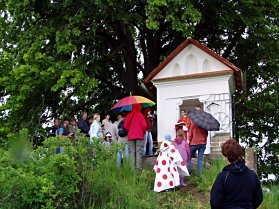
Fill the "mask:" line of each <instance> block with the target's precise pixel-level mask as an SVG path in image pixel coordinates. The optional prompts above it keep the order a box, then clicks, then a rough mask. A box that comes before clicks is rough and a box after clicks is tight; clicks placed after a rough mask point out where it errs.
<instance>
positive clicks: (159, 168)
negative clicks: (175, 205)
mask: <svg viewBox="0 0 279 209" xmlns="http://www.w3.org/2000/svg"><path fill="white" fill-rule="evenodd" d="M153 169H154V171H155V172H156V177H155V182H154V189H153V190H154V191H155V192H161V191H163V190H167V189H172V188H174V187H175V186H179V185H180V177H179V176H189V173H188V170H187V167H186V163H185V161H183V159H182V157H181V156H180V154H179V152H178V150H177V149H176V148H175V147H174V145H172V137H171V135H170V134H166V135H165V139H164V140H163V142H162V144H161V146H160V154H159V155H158V157H157V161H156V163H155V165H154V168H153Z"/></svg>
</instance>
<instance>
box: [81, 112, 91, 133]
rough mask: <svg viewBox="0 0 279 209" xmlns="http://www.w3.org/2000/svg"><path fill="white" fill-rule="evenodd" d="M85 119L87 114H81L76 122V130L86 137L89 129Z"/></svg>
mask: <svg viewBox="0 0 279 209" xmlns="http://www.w3.org/2000/svg"><path fill="white" fill-rule="evenodd" d="M86 119H87V113H86V112H83V113H82V117H81V118H80V119H79V120H78V128H79V129H80V132H81V133H84V134H86V135H88V132H89V129H90V127H89V124H88V122H87V120H86Z"/></svg>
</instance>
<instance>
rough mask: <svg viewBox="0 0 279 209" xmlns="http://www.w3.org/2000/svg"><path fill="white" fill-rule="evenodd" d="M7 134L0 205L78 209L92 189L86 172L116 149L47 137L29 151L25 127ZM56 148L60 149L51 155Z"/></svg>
mask: <svg viewBox="0 0 279 209" xmlns="http://www.w3.org/2000/svg"><path fill="white" fill-rule="evenodd" d="M9 137H10V143H9V144H7V146H6V147H4V148H2V149H1V150H0V154H1V156H0V184H1V191H0V208H81V206H82V205H84V202H85V201H87V199H86V195H88V196H90V194H91V193H92V190H93V188H90V187H88V184H89V180H90V179H91V176H89V174H92V173H93V170H96V169H97V168H98V167H99V165H102V164H103V162H106V161H107V160H110V159H112V158H113V157H114V156H115V153H116V150H117V149H118V148H117V147H118V146H117V145H115V146H111V147H110V148H108V149H105V148H104V147H103V146H102V145H101V143H100V140H96V141H94V142H93V143H89V140H88V138H85V137H79V138H78V139H76V140H75V141H73V140H70V139H68V138H49V139H47V140H46V141H45V142H44V144H43V146H41V147H39V148H38V149H36V150H32V144H31V143H30V142H29V141H28V133H27V131H26V130H23V131H21V132H20V133H19V134H14V135H11V136H9ZM58 147H64V151H63V152H62V153H60V154H55V150H56V149H57V148H58ZM90 197H91V196H90Z"/></svg>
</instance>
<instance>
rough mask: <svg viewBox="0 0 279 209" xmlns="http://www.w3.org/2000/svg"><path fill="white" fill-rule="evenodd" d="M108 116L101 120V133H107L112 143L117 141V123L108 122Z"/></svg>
mask: <svg viewBox="0 0 279 209" xmlns="http://www.w3.org/2000/svg"><path fill="white" fill-rule="evenodd" d="M109 118H110V116H109V115H107V116H106V119H104V120H103V124H102V125H103V131H104V132H105V133H107V132H109V133H110V134H111V140H112V142H116V141H117V137H118V135H117V125H116V124H117V123H112V122H111V121H110V120H109Z"/></svg>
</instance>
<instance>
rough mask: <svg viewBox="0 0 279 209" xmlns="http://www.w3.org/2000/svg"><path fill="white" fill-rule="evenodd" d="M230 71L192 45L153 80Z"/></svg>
mask: <svg viewBox="0 0 279 209" xmlns="http://www.w3.org/2000/svg"><path fill="white" fill-rule="evenodd" d="M222 70H230V68H229V67H228V66H226V65H224V64H223V63H221V62H220V61H218V60H217V59H215V58H214V57H212V56H210V55H209V54H207V53H205V52H204V51H203V50H201V49H199V48H198V47H196V46H195V45H193V44H189V45H188V46H187V47H186V48H184V49H183V50H182V51H181V52H180V53H179V54H178V55H177V56H176V57H174V58H173V60H172V61H171V62H170V63H168V64H167V65H166V66H165V68H164V69H162V70H161V71H160V72H159V73H158V74H157V75H156V76H155V77H154V78H153V79H158V78H166V77H174V76H180V75H190V74H196V73H204V72H214V71H222Z"/></svg>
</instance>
